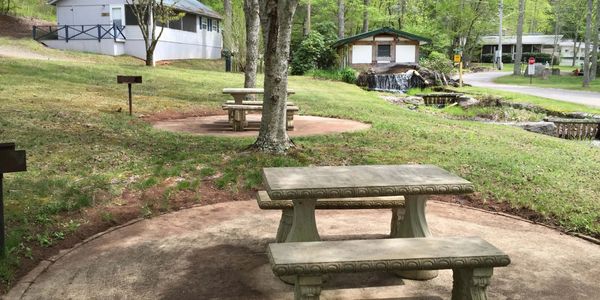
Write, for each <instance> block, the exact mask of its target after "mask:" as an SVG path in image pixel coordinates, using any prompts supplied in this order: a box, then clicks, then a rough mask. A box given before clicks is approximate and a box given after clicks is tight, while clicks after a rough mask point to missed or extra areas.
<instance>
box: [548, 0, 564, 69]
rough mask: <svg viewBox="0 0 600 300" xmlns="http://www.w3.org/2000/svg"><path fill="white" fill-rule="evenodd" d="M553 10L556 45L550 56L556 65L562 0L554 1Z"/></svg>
mask: <svg viewBox="0 0 600 300" xmlns="http://www.w3.org/2000/svg"><path fill="white" fill-rule="evenodd" d="M552 5H553V11H554V45H553V47H552V57H551V58H550V65H551V66H554V62H555V59H556V52H557V51H558V50H559V49H558V42H559V36H558V35H559V34H560V27H561V25H560V22H561V17H560V0H554V2H553V4H552ZM559 56H560V52H559Z"/></svg>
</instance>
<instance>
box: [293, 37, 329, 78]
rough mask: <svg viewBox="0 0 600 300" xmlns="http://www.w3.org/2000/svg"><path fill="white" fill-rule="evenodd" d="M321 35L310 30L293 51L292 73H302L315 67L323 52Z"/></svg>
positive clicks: (323, 46)
mask: <svg viewBox="0 0 600 300" xmlns="http://www.w3.org/2000/svg"><path fill="white" fill-rule="evenodd" d="M326 50H327V49H325V41H324V40H323V36H322V35H321V34H320V33H318V32H316V31H312V32H311V33H310V34H309V35H308V36H307V37H306V39H304V41H302V43H300V47H298V50H296V52H295V53H294V56H293V58H292V75H304V73H306V72H307V71H308V70H311V69H316V68H317V67H318V66H317V63H318V61H319V58H320V56H321V53H323V52H325V51H326Z"/></svg>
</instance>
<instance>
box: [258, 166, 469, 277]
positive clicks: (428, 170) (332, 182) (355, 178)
mask: <svg viewBox="0 0 600 300" xmlns="http://www.w3.org/2000/svg"><path fill="white" fill-rule="evenodd" d="M263 179H264V183H265V186H266V191H267V193H268V194H269V197H270V198H271V199H272V200H292V201H293V204H294V217H293V224H292V228H291V229H290V233H289V235H288V236H287V239H286V241H285V242H308V241H319V240H320V237H319V232H318V230H317V225H316V221H315V204H316V202H317V201H318V200H317V199H329V198H358V197H381V196H404V198H405V214H404V219H403V220H402V221H401V224H400V225H399V226H398V225H396V224H393V223H392V225H391V226H392V229H391V237H392V238H411V237H429V236H431V232H430V231H429V227H428V225H427V219H426V217H425V206H426V202H427V199H428V196H429V195H443V194H467V193H472V192H473V184H472V183H471V182H469V181H467V180H465V179H463V178H461V177H458V176H456V175H453V174H451V173H449V172H447V171H445V170H443V169H441V168H439V167H437V166H433V165H372V166H327V167H300V168H264V169H263ZM395 226H397V227H396V228H394V227H395ZM415 251H418V249H415ZM401 276H402V277H404V278H411V279H421V280H423V279H431V278H434V277H436V276H437V271H411V272H403V273H402V274H401Z"/></svg>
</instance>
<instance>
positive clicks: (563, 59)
mask: <svg viewBox="0 0 600 300" xmlns="http://www.w3.org/2000/svg"><path fill="white" fill-rule="evenodd" d="M577 48H579V49H578V50H577V51H575V49H577ZM590 48H593V47H592V46H591V45H590ZM590 51H592V49H590ZM575 52H577V53H575ZM573 59H575V66H576V67H581V65H582V64H583V63H584V61H585V43H583V42H577V43H573V40H565V41H562V42H560V64H561V65H562V66H573Z"/></svg>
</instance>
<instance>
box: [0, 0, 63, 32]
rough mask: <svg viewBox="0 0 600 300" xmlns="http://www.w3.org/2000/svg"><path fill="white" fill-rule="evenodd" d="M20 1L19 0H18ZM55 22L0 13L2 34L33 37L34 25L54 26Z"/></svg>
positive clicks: (0, 30)
mask: <svg viewBox="0 0 600 300" xmlns="http://www.w3.org/2000/svg"><path fill="white" fill-rule="evenodd" d="M17 2H18V1H17ZM52 25H56V24H54V23H51V22H48V21H43V20H36V19H31V18H23V17H13V16H2V15H0V36H9V37H14V38H31V32H32V30H33V26H52Z"/></svg>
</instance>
